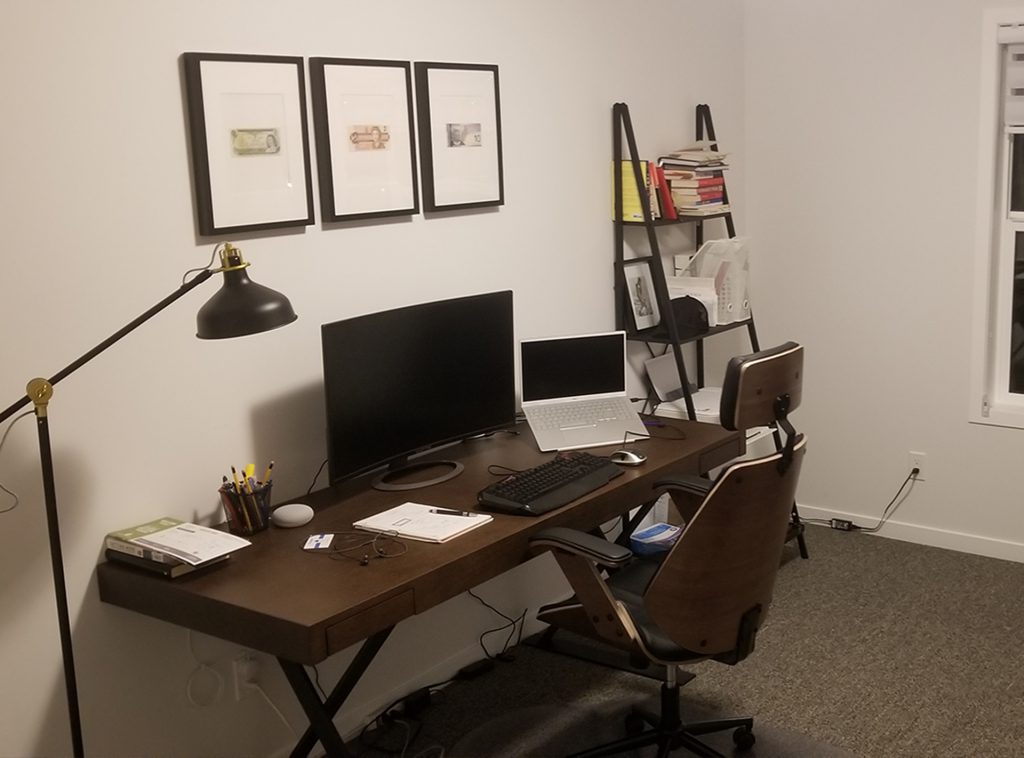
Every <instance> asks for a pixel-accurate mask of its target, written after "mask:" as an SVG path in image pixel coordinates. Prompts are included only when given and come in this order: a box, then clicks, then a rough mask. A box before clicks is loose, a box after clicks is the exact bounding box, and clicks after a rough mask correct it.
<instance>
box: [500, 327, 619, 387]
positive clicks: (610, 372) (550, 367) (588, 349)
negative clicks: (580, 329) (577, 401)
mask: <svg viewBox="0 0 1024 758" xmlns="http://www.w3.org/2000/svg"><path fill="white" fill-rule="evenodd" d="M625 345H626V343H625V335H623V333H622V332H609V333H607V334H593V335H582V336H579V337H555V338H552V339H539V340H524V341H523V342H522V343H521V344H520V349H521V355H520V357H521V359H522V372H523V400H525V401H531V400H551V399H554V398H563V397H579V396H581V395H596V394H601V393H610V392H625V390H626V352H625V351H626V346H625Z"/></svg>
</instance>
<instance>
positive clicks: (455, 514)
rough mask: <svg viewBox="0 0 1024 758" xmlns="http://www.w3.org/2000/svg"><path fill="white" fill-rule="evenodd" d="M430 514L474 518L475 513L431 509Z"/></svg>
mask: <svg viewBox="0 0 1024 758" xmlns="http://www.w3.org/2000/svg"><path fill="white" fill-rule="evenodd" d="M430 512H431V513H436V514H437V515H439V516H475V515H476V514H475V513H470V512H469V511H450V510H448V509H447V508H431V509H430Z"/></svg>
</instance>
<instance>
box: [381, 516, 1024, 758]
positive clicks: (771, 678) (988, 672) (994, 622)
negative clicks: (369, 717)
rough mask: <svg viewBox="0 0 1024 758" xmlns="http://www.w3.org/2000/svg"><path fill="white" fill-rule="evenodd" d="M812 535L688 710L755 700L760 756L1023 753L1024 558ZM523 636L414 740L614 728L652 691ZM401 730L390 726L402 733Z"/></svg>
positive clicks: (444, 702)
mask: <svg viewBox="0 0 1024 758" xmlns="http://www.w3.org/2000/svg"><path fill="white" fill-rule="evenodd" d="M808 544H809V547H810V551H811V558H810V560H807V561H803V560H800V559H799V558H797V557H796V555H795V548H787V560H786V562H785V565H784V566H783V567H782V570H781V572H780V574H779V581H778V584H777V585H776V593H775V604H774V606H773V608H772V612H771V617H770V619H769V621H768V623H767V625H766V626H765V628H764V629H763V630H762V632H761V634H760V635H759V636H758V640H757V650H755V652H754V653H753V655H751V657H750V658H748V659H747V660H746V661H744V662H743V663H741V664H740V665H738V666H735V667H730V666H724V665H721V664H718V663H714V662H705V663H701V664H698V665H696V666H693V667H688V668H689V670H690V671H692V672H693V673H695V674H697V678H696V679H695V680H693V681H692V682H690V683H688V684H687V685H686V686H685V687H684V688H683V691H682V697H683V707H684V717H691V718H692V717H698V718H700V717H707V716H708V715H709V714H714V715H724V716H727V715H750V716H753V717H754V718H755V733H756V734H757V738H758V742H757V745H756V747H755V749H754V751H752V752H751V753H748V755H752V756H761V757H762V758H763V757H764V756H821V757H822V758H826V757H828V758H833V757H835V758H838V757H839V756H850V755H854V756H864V757H866V758H875V757H878V758H882V757H883V756H884V758H902V757H904V756H906V757H907V758H910V757H914V758H916V757H917V756H933V755H947V756H972V757H974V756H1016V755H1024V730H1021V729H1020V728H1019V725H1020V724H1021V723H1022V721H1024V705H1022V703H1024V698H1022V696H1024V676H1022V675H1021V674H1020V670H1021V667H1020V665H1019V664H1020V659H1021V653H1020V645H1021V640H1022V638H1024V633H1022V630H1024V603H1021V601H1020V594H1021V588H1022V587H1024V565H1022V564H1016V563H1010V562H1006V561H998V560H994V559H989V558H981V557H978V556H971V555H966V554H963V553H955V552H951V551H945V550H939V549H936V548H929V547H923V546H919V545H912V544H910V543H904V542H898V541H895V540H888V539H883V538H879V537H874V536H870V535H864V534H857V533H843V532H836V531H833V530H830V529H824V528H815V527H809V528H808ZM514 652H515V661H513V662H510V663H498V664H497V666H496V668H495V670H494V671H492V672H491V673H489V674H486V675H484V676H482V677H480V678H478V679H474V680H472V681H466V682H462V681H460V682H456V683H454V684H452V685H451V686H449V687H446V688H445V689H444V690H443V691H442V692H440V693H438V694H437V695H436V696H435V703H434V704H433V705H432V706H430V708H429V709H428V710H427V711H426V712H425V713H424V714H423V721H422V724H421V725H420V728H419V732H418V735H417V738H416V739H415V741H414V742H413V743H411V744H410V745H409V747H408V749H407V750H406V752H405V755H406V756H409V757H410V758H412V756H416V755H419V754H422V755H423V756H424V758H426V756H432V758H439V756H440V755H442V753H441V748H442V747H443V748H444V751H445V752H444V753H443V755H445V756H446V758H486V757H488V756H494V757H495V758H506V757H511V756H540V757H543V756H553V755H561V754H564V753H565V752H567V751H571V750H578V749H581V748H582V747H585V746H589V745H593V744H599V743H601V742H602V741H604V740H607V739H614V738H617V737H619V736H621V735H622V731H621V730H622V720H621V718H622V715H623V714H624V712H625V707H626V706H627V704H630V703H633V702H639V701H644V700H646V701H648V704H651V700H652V698H654V697H655V696H656V693H657V688H658V685H657V683H656V682H654V681H652V680H650V679H647V678H644V677H640V676H636V675H634V674H629V673H626V672H620V671H614V670H611V669H607V668H604V667H601V666H596V665H593V664H588V663H583V662H580V661H575V660H573V659H569V658H565V657H562V656H555V655H552V654H550V653H547V652H545V651H540V650H535V649H531V648H528V647H526V646H520V647H519V648H517V649H516V650H515V651H514ZM403 734H404V733H403V732H401V731H398V732H396V733H393V734H391V735H381V736H384V737H386V738H387V739H388V741H389V742H390V746H391V747H398V748H401V746H402V744H403ZM717 740H718V741H717V742H715V741H714V740H713V739H710V738H709V740H708V741H709V742H711V743H712V744H713V745H714V746H715V747H716V748H717V749H719V750H721V751H723V752H726V754H729V751H728V750H727V748H728V747H729V745H730V741H729V736H728V735H724V736H722V737H719V738H717ZM432 746H433V749H430V750H427V749H428V748H431V747H432ZM425 750H426V751H425ZM364 754H365V755H366V756H371V755H378V754H382V753H375V752H373V751H369V752H366V753H364ZM642 755H647V754H646V753H645V754H642Z"/></svg>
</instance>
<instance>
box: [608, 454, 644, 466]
mask: <svg viewBox="0 0 1024 758" xmlns="http://www.w3.org/2000/svg"><path fill="white" fill-rule="evenodd" d="M608 460H610V461H611V462H612V463H618V464H619V465H620V466H639V465H640V464H641V463H643V462H644V461H646V460H647V456H646V455H644V454H643V453H638V452H637V451H636V450H616V451H615V452H613V453H612V454H611V455H609V456H608Z"/></svg>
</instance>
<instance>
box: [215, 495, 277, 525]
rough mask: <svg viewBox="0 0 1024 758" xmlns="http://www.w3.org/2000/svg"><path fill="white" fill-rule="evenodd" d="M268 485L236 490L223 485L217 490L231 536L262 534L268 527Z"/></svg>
mask: <svg viewBox="0 0 1024 758" xmlns="http://www.w3.org/2000/svg"><path fill="white" fill-rule="evenodd" d="M270 488H271V485H270V484H257V485H256V486H255V487H239V488H236V487H234V486H233V485H231V484H224V485H222V486H221V488H220V489H219V490H218V492H219V493H220V502H221V505H223V506H224V515H225V516H226V517H227V520H228V529H229V530H230V531H231V533H232V534H239V535H243V536H244V535H247V534H255V533H256V532H262V531H263V530H264V529H266V528H267V527H268V526H270Z"/></svg>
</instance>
